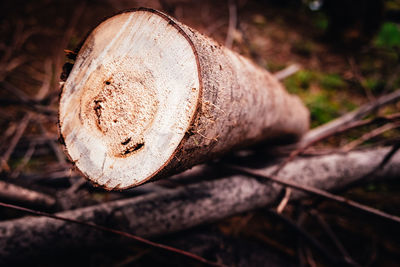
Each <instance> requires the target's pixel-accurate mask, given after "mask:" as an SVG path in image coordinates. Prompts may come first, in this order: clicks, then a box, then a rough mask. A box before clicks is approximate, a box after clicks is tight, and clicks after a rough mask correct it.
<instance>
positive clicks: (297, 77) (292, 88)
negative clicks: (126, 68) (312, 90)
mask: <svg viewBox="0 0 400 267" xmlns="http://www.w3.org/2000/svg"><path fill="white" fill-rule="evenodd" d="M313 79H314V73H313V72H311V71H309V70H300V71H298V72H297V73H296V74H294V75H292V76H291V77H289V78H287V79H286V80H285V81H284V84H285V86H286V88H287V90H288V91H289V92H290V93H294V94H298V93H300V92H301V91H304V90H306V89H308V88H309V87H310V85H311V82H312V81H313Z"/></svg>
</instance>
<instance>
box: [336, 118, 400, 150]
mask: <svg viewBox="0 0 400 267" xmlns="http://www.w3.org/2000/svg"><path fill="white" fill-rule="evenodd" d="M398 127H400V123H387V124H385V125H383V126H381V127H378V128H376V129H374V130H372V131H371V132H368V133H365V134H363V135H362V136H361V137H360V138H358V139H357V140H354V141H352V142H350V143H348V144H346V145H345V146H344V147H342V150H343V151H344V152H349V151H350V150H352V149H354V148H356V147H357V146H359V145H361V144H362V143H364V142H365V141H368V140H370V139H372V138H374V137H376V136H378V135H381V134H383V133H384V132H387V131H390V130H392V129H395V128H398Z"/></svg>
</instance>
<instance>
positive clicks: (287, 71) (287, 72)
mask: <svg viewBox="0 0 400 267" xmlns="http://www.w3.org/2000/svg"><path fill="white" fill-rule="evenodd" d="M300 69H301V67H300V66H299V65H297V64H293V65H289V66H288V67H286V68H284V69H283V70H280V71H277V72H275V73H274V76H275V78H277V79H278V80H280V81H282V80H284V79H286V78H287V77H289V76H292V75H293V74H295V73H296V72H298V71H299V70H300Z"/></svg>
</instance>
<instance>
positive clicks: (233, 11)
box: [225, 0, 237, 48]
mask: <svg viewBox="0 0 400 267" xmlns="http://www.w3.org/2000/svg"><path fill="white" fill-rule="evenodd" d="M228 9H229V26H228V32H227V34H226V39H225V46H226V47H228V48H232V44H233V40H234V35H235V31H236V26H237V7H236V3H235V0H228Z"/></svg>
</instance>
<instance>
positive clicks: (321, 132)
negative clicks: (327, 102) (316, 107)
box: [301, 89, 400, 145]
mask: <svg viewBox="0 0 400 267" xmlns="http://www.w3.org/2000/svg"><path fill="white" fill-rule="evenodd" d="M398 100H400V89H397V90H396V91H394V92H392V93H390V94H387V95H384V96H381V97H380V98H378V99H377V100H376V101H374V102H371V103H368V104H365V105H363V106H361V107H360V108H358V109H356V110H355V111H353V112H350V113H347V114H345V115H344V116H342V117H340V118H338V119H336V120H333V121H331V122H329V123H326V124H324V125H322V126H319V127H317V128H315V129H313V130H311V131H310V132H308V133H307V134H306V135H305V136H304V137H303V138H302V140H301V144H302V145H304V144H308V143H310V142H313V141H314V140H316V139H319V138H320V137H321V136H326V135H331V134H333V133H335V132H336V131H337V130H338V129H340V128H342V127H345V126H346V125H348V124H350V123H353V122H354V121H357V120H360V119H362V118H364V117H365V116H367V115H368V114H371V113H373V112H374V111H376V110H377V109H379V108H381V107H383V106H386V105H389V104H392V103H394V102H396V101H398Z"/></svg>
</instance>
